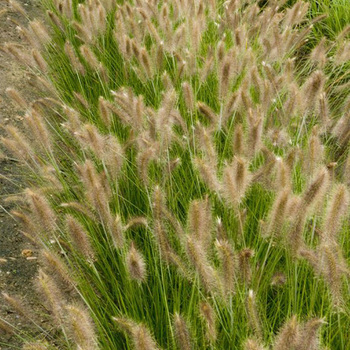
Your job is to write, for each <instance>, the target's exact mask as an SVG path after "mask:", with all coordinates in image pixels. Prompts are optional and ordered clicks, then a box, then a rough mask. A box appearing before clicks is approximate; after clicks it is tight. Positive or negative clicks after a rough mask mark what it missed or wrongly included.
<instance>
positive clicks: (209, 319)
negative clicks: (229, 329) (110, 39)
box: [199, 301, 217, 343]
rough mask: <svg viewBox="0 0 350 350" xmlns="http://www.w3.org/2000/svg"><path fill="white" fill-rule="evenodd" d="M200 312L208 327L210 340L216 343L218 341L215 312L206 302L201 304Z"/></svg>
mask: <svg viewBox="0 0 350 350" xmlns="http://www.w3.org/2000/svg"><path fill="white" fill-rule="evenodd" d="M199 311H200V315H201V316H202V318H203V320H204V322H205V325H206V329H207V337H208V340H209V341H210V342H213V343H214V342H215V341H216V339H217V329H216V314H215V311H214V309H213V308H212V306H211V305H210V304H209V303H208V302H206V301H203V302H201V303H200V304H199Z"/></svg>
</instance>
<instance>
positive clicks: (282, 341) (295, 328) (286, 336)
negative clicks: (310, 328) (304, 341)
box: [273, 316, 300, 350]
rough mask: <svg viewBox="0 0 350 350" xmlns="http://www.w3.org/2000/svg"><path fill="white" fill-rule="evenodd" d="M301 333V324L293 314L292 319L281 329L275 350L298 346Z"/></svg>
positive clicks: (285, 349)
mask: <svg viewBox="0 0 350 350" xmlns="http://www.w3.org/2000/svg"><path fill="white" fill-rule="evenodd" d="M298 336H300V334H299V325H298V322H297V318H296V316H292V317H291V319H290V320H288V321H287V322H285V323H284V325H283V327H282V329H281V330H280V331H279V333H278V335H277V337H276V339H275V343H274V348H273V349H274V350H287V349H290V348H293V347H295V346H296V343H297V339H298Z"/></svg>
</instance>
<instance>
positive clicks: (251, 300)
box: [247, 289, 262, 339]
mask: <svg viewBox="0 0 350 350" xmlns="http://www.w3.org/2000/svg"><path fill="white" fill-rule="evenodd" d="M247 314H248V322H249V324H250V327H251V328H252V330H253V332H254V334H255V336H256V337H257V338H258V339H262V329H261V323H260V319H259V314H258V309H257V305H256V300H255V294H254V292H253V290H252V289H250V290H249V292H248V297H247Z"/></svg>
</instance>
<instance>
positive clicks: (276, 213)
mask: <svg viewBox="0 0 350 350" xmlns="http://www.w3.org/2000/svg"><path fill="white" fill-rule="evenodd" d="M289 198H290V191H289V189H286V190H283V191H281V192H280V193H279V194H278V196H277V198H276V200H275V201H274V203H273V206H272V209H271V213H270V218H269V220H268V222H269V225H268V226H267V228H266V232H265V234H266V235H268V236H270V235H271V236H275V235H277V236H278V237H280V236H281V234H282V229H283V224H284V222H285V217H286V214H287V209H288V201H289Z"/></svg>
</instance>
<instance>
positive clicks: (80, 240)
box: [66, 215, 95, 260]
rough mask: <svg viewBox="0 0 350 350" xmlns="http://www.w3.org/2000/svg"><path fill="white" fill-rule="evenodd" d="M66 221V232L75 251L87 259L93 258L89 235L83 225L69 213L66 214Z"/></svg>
mask: <svg viewBox="0 0 350 350" xmlns="http://www.w3.org/2000/svg"><path fill="white" fill-rule="evenodd" d="M66 223H67V230H68V233H69V235H70V237H71V239H72V243H73V245H74V248H75V249H76V251H77V252H78V253H81V254H82V255H83V256H85V257H86V258H87V259H88V260H93V259H94V256H95V253H94V251H93V248H92V246H91V242H90V237H89V236H88V233H87V232H86V231H85V229H84V228H83V226H82V225H81V224H80V223H79V222H78V221H77V220H76V219H75V218H74V217H73V216H71V215H67V218H66Z"/></svg>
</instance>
